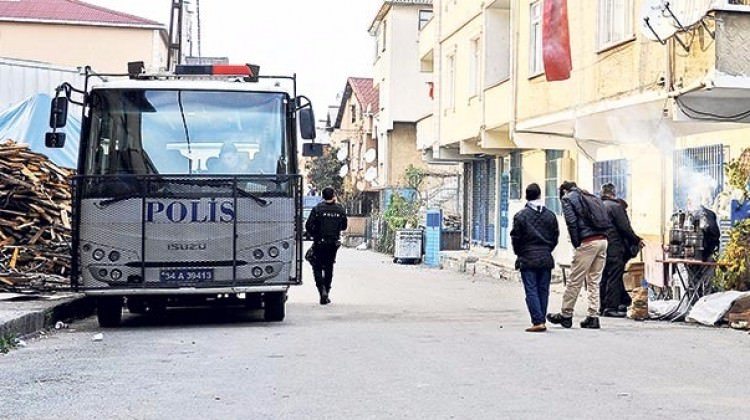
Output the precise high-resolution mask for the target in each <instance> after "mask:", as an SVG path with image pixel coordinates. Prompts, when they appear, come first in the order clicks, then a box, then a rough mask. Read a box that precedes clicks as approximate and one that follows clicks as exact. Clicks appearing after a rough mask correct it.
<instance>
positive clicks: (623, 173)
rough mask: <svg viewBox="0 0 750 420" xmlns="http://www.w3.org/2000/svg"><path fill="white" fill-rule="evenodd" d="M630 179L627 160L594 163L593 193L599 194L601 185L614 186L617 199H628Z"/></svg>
mask: <svg viewBox="0 0 750 420" xmlns="http://www.w3.org/2000/svg"><path fill="white" fill-rule="evenodd" d="M629 177H630V172H629V165H628V161H627V159H614V160H604V161H601V162H594V191H592V192H593V193H595V194H599V192H600V191H601V190H602V185H605V184H609V183H611V184H614V186H615V190H616V192H617V198H622V199H623V200H627V199H628V192H629V191H628V178H629Z"/></svg>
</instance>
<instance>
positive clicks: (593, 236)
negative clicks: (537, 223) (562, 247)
mask: <svg viewBox="0 0 750 420" xmlns="http://www.w3.org/2000/svg"><path fill="white" fill-rule="evenodd" d="M584 194H587V195H588V196H587V197H584ZM584 199H586V200H599V198H598V197H595V196H592V195H590V194H588V193H586V192H584V191H582V190H580V189H578V186H577V185H576V183H575V182H569V181H565V182H563V184H562V185H561V186H560V201H561V202H562V208H563V214H564V215H565V224H566V225H567V226H568V234H569V235H570V241H571V242H572V243H573V247H574V248H575V253H574V254H573V263H572V264H571V270H570V280H569V281H568V285H567V287H566V288H565V294H563V301H562V309H561V311H560V313H557V314H548V315H547V320H548V321H549V322H551V323H553V324H560V325H562V326H563V327H564V328H570V327H572V326H573V308H574V307H575V304H576V300H577V299H578V294H579V293H580V292H581V287H582V286H583V282H584V281H585V282H586V285H587V288H588V301H589V302H588V303H589V307H588V316H587V317H586V319H584V320H583V322H581V328H593V329H597V328H599V282H600V281H601V279H602V271H603V270H604V262H605V260H606V258H607V228H598V227H595V225H594V219H593V218H592V216H591V211H592V210H594V209H592V208H591V206H590V205H588V204H587V203H586V202H585V201H584ZM598 204H599V205H601V203H600V202H599V203H598ZM604 217H606V216H604Z"/></svg>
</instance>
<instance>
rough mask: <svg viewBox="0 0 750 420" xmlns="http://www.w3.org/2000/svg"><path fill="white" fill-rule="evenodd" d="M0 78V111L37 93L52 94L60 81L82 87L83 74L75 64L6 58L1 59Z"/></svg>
mask: <svg viewBox="0 0 750 420" xmlns="http://www.w3.org/2000/svg"><path fill="white" fill-rule="evenodd" d="M0 81H2V83H0V111H2V110H4V109H6V108H8V107H10V106H11V105H14V104H16V103H18V102H21V101H23V100H25V99H26V98H28V97H29V96H32V95H36V94H38V93H46V94H47V95H50V96H54V95H55V88H56V87H57V86H59V85H60V84H62V83H63V82H68V83H71V84H72V85H73V86H74V87H77V88H79V89H82V88H83V77H82V76H81V75H80V74H79V73H78V70H77V69H76V68H74V67H62V66H55V65H51V64H45V63H37V62H32V61H23V60H12V59H6V58H2V59H0Z"/></svg>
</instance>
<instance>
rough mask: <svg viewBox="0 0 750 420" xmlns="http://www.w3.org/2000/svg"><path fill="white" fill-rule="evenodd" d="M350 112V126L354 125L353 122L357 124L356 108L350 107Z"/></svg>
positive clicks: (354, 106)
mask: <svg viewBox="0 0 750 420" xmlns="http://www.w3.org/2000/svg"><path fill="white" fill-rule="evenodd" d="M350 111H351V113H352V124H354V123H355V122H357V106H356V105H352V106H351V108H350Z"/></svg>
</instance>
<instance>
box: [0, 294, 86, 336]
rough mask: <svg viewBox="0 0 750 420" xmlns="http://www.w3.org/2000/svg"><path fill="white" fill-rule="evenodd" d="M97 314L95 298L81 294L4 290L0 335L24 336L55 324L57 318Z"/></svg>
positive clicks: (0, 316) (0, 307)
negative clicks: (30, 292)
mask: <svg viewBox="0 0 750 420" xmlns="http://www.w3.org/2000/svg"><path fill="white" fill-rule="evenodd" d="M93 313H94V303H93V301H92V300H91V299H90V298H87V297H85V296H84V295H82V294H78V293H56V294H47V295H30V296H27V295H20V294H16V293H0V337H2V336H13V337H22V336H24V335H28V334H32V333H35V332H37V331H40V330H43V329H45V328H49V327H52V326H54V325H55V323H56V322H57V321H61V320H67V319H72V318H82V317H86V316H89V315H91V314H93Z"/></svg>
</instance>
